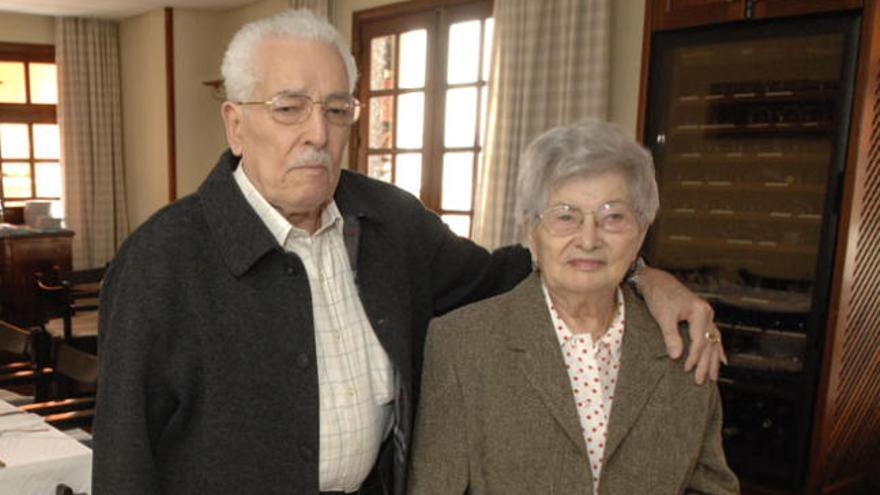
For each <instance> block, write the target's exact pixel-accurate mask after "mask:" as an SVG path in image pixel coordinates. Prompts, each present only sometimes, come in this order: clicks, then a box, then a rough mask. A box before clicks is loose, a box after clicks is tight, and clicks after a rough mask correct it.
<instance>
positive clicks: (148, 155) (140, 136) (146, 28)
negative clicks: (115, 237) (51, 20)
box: [119, 10, 168, 230]
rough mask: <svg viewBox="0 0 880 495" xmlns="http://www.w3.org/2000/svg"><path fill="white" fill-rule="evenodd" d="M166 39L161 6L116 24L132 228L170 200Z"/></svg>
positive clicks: (126, 178)
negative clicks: (117, 27)
mask: <svg viewBox="0 0 880 495" xmlns="http://www.w3.org/2000/svg"><path fill="white" fill-rule="evenodd" d="M164 40H165V15H164V12H163V11H162V10H155V11H152V12H148V13H146V14H143V15H139V16H135V17H130V18H128V19H125V20H123V21H122V22H121V23H120V25H119V49H120V50H119V52H120V65H121V67H120V69H121V70H120V72H121V73H122V88H123V89H122V131H123V132H122V137H123V156H124V160H125V187H126V194H127V201H128V222H129V226H130V228H131V229H132V230H133V229H134V228H136V227H137V226H138V225H140V224H141V223H143V221H144V220H146V219H147V218H148V217H149V216H150V215H152V214H153V213H154V212H155V211H156V210H158V209H159V208H160V207H161V206H163V205H164V204H166V203H167V202H168V162H167V143H168V138H167V130H166V114H165V105H166V97H165V95H166V92H165V43H164Z"/></svg>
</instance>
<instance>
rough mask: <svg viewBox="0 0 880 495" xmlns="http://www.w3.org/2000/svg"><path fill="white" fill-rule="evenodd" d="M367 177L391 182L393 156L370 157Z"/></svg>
mask: <svg viewBox="0 0 880 495" xmlns="http://www.w3.org/2000/svg"><path fill="white" fill-rule="evenodd" d="M367 175H369V176H370V177H372V178H374V179H379V180H381V181H383V182H391V155H370V156H369V157H368V158H367Z"/></svg>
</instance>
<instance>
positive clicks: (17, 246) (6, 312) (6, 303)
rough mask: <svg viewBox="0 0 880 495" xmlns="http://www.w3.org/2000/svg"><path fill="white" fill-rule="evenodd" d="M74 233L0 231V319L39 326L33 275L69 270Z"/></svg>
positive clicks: (26, 230) (25, 325)
mask: <svg viewBox="0 0 880 495" xmlns="http://www.w3.org/2000/svg"><path fill="white" fill-rule="evenodd" d="M72 239H73V231H70V230H53V231H41V230H34V229H26V228H20V229H19V228H15V229H0V318H2V319H3V320H6V321H8V322H10V323H14V324H16V325H20V326H24V327H28V326H31V325H37V324H39V323H40V321H39V315H38V308H37V301H36V290H35V285H34V283H35V282H34V273H36V272H39V271H46V270H49V269H50V268H51V267H53V266H58V267H59V268H60V269H62V270H70V269H71V252H70V249H71V244H72Z"/></svg>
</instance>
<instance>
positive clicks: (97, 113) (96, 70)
mask: <svg viewBox="0 0 880 495" xmlns="http://www.w3.org/2000/svg"><path fill="white" fill-rule="evenodd" d="M55 43H56V46H55V61H56V64H57V66H58V124H59V127H60V129H61V160H62V170H63V175H64V208H65V216H66V222H67V227H68V228H69V229H71V230H73V231H74V233H75V235H74V237H73V266H74V268H75V269H78V270H79V269H87V268H95V267H100V266H103V265H104V264H106V263H107V262H108V261H109V260H110V259H111V258H112V257H113V254H114V253H115V252H116V249H117V248H118V247H119V245H120V243H121V242H122V240H123V239H124V238H125V236H126V235H127V234H128V220H127V212H126V207H125V181H124V175H123V172H124V169H123V164H122V115H121V114H122V110H121V108H122V105H121V97H120V79H119V41H118V26H117V24H116V23H114V22H111V21H104V20H96V19H78V18H63V17H59V18H57V19H56V22H55Z"/></svg>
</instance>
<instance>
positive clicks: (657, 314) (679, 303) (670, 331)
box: [638, 266, 727, 383]
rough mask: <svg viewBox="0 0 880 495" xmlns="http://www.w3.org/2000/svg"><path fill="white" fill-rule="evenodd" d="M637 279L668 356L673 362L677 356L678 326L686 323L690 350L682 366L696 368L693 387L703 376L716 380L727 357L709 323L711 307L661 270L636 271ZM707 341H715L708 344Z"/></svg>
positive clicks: (679, 342) (716, 330) (703, 379)
mask: <svg viewBox="0 0 880 495" xmlns="http://www.w3.org/2000/svg"><path fill="white" fill-rule="evenodd" d="M638 278H639V282H638V284H639V290H640V291H641V292H642V294H643V295H644V296H645V302H646V303H647V304H648V309H649V310H650V311H651V314H652V315H653V316H654V319H656V320H657V323H658V324H659V325H660V329H661V330H662V331H663V340H665V341H666V350H667V352H669V356H670V357H672V358H673V359H677V358H678V357H679V356H681V352H682V347H683V344H682V341H681V336H680V335H679V333H678V322H680V321H687V322H688V333H689V334H690V338H691V348H690V352H689V353H688V358H687V360H686V361H685V363H684V369H685V371H691V370H692V369H694V366H696V371H695V372H694V381H696V382H697V383H703V382H704V381H705V380H706V375H707V374H708V375H709V378H711V379H712V380H717V379H718V368H719V367H720V366H721V363H722V362H723V363H724V364H727V356H726V355H725V354H724V347H723V346H722V345H721V341H720V338H721V333H720V331H719V330H718V327H716V326H715V323H714V321H713V320H714V318H715V311H713V310H712V306H710V305H709V303H707V302H706V301H704V300H703V299H702V298H700V297H698V296H697V295H696V294H694V293H693V292H691V291H690V290H689V289H688V288H687V287H685V286H684V285H683V284H682V283H681V282H679V281H678V280H676V278H675V277H673V276H672V275H670V274H669V273H666V272H664V271H662V270H658V269H656V268H651V267H648V266H646V267H644V268H642V269H641V270H639V277H638ZM709 338H712V339H713V340H716V341H715V342H710V339H709Z"/></svg>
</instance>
